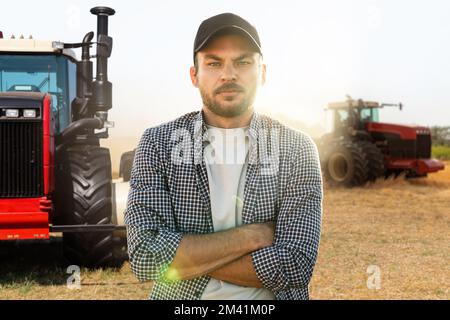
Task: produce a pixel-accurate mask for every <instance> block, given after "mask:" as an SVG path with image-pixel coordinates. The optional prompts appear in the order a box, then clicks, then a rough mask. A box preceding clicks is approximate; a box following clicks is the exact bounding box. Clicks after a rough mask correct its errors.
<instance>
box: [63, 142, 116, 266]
mask: <svg viewBox="0 0 450 320" xmlns="http://www.w3.org/2000/svg"><path fill="white" fill-rule="evenodd" d="M58 161H59V165H60V170H59V171H58V172H57V173H58V177H57V179H56V199H57V201H56V204H57V205H56V207H57V210H58V211H59V212H58V216H59V218H58V222H59V224H64V225H87V224H89V225H101V224H111V223H112V222H111V218H112V217H111V216H112V177H111V156H110V153H109V150H108V149H106V148H102V147H99V146H96V145H73V146H70V147H67V148H66V149H64V150H62V151H60V155H59V160H58ZM116 240H117V239H114V237H113V232H112V231H107V232H103V231H102V232H75V233H73V232H65V233H64V234H63V250H64V257H65V258H66V260H67V261H68V262H69V263H70V264H75V265H78V266H83V267H87V268H99V267H119V266H120V265H121V264H122V263H123V261H121V260H120V259H117V258H116V254H115V243H116V242H117V241H116Z"/></svg>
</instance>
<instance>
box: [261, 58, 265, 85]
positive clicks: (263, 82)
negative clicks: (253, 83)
mask: <svg viewBox="0 0 450 320" xmlns="http://www.w3.org/2000/svg"><path fill="white" fill-rule="evenodd" d="M265 83H266V64H265V63H263V64H262V65H261V85H264V84H265Z"/></svg>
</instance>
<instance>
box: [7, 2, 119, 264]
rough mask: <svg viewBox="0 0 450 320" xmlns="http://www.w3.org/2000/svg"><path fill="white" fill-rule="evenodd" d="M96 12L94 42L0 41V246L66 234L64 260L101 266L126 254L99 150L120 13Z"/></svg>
mask: <svg viewBox="0 0 450 320" xmlns="http://www.w3.org/2000/svg"><path fill="white" fill-rule="evenodd" d="M91 13H92V14H93V15H95V16H96V17H97V35H96V39H95V41H93V39H94V32H88V33H87V34H86V35H85V36H84V39H83V40H82V41H81V42H80V43H63V42H59V41H40V40H34V39H32V38H31V37H30V38H29V39H25V38H24V37H20V38H19V39H16V38H15V37H14V36H12V37H11V39H4V38H3V34H1V33H0V141H1V146H0V240H19V241H20V240H22V239H49V236H50V232H58V233H62V234H63V249H64V255H65V257H66V258H67V260H68V261H69V262H70V263H71V264H77V265H80V266H88V267H96V266H111V265H115V264H116V263H120V261H122V260H123V258H124V254H125V253H124V247H123V241H120V240H118V239H117V237H116V235H117V234H118V233H123V230H124V226H123V225H122V226H119V225H118V224H119V221H122V220H123V219H121V218H120V217H117V212H115V209H117V208H118V206H117V204H116V203H115V198H116V194H115V187H114V184H113V181H112V173H111V157H110V152H109V150H108V149H106V148H103V147H100V142H99V141H100V139H104V138H107V137H108V129H109V128H111V127H112V126H113V123H112V122H110V121H108V110H109V109H111V107H112V84H111V82H109V81H108V67H107V66H108V58H109V57H110V56H111V51H112V43H113V41H112V38H111V37H110V36H109V35H108V18H109V16H112V15H114V13H115V11H114V10H113V9H111V8H108V7H95V8H92V9H91ZM93 46H95V48H96V52H95V55H91V52H90V50H91V48H92V47H93ZM74 49H81V59H80V60H77V58H76V55H75V53H74ZM92 58H95V62H96V75H95V77H94V75H93V61H92V60H91V59H92ZM122 198H123V197H122ZM117 210H119V209H117Z"/></svg>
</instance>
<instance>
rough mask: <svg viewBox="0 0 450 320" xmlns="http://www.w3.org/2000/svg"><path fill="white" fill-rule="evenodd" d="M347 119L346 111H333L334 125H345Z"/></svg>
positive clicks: (336, 126)
mask: <svg viewBox="0 0 450 320" xmlns="http://www.w3.org/2000/svg"><path fill="white" fill-rule="evenodd" d="M347 121H348V111H347V110H345V109H340V110H336V111H335V119H334V127H335V128H339V127H346V126H347Z"/></svg>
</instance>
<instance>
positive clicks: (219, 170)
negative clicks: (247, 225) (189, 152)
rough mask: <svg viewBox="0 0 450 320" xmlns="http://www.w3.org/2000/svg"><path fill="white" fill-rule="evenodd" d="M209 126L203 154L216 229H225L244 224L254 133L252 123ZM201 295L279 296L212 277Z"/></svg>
mask: <svg viewBox="0 0 450 320" xmlns="http://www.w3.org/2000/svg"><path fill="white" fill-rule="evenodd" d="M207 127H208V142H209V143H208V144H207V145H206V146H205V148H204V151H203V154H204V160H205V163H206V170H207V173H208V181H209V190H210V199H211V212H212V220H213V226H214V231H221V230H226V229H230V228H234V227H237V226H239V225H241V224H242V208H243V204H244V185H245V174H246V172H247V163H248V150H249V145H250V137H249V136H248V127H244V128H233V129H223V128H217V127H212V126H209V125H207ZM201 299H202V300H227V299H235V300H272V299H275V296H274V294H273V293H272V292H271V291H269V290H267V289H266V288H254V287H243V286H238V285H235V284H232V283H229V282H226V281H221V280H217V279H214V278H211V279H210V281H209V283H208V285H207V287H206V289H205V291H204V292H203V294H202V296H201Z"/></svg>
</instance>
